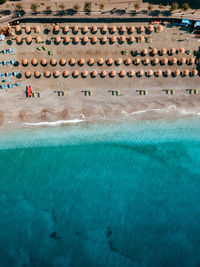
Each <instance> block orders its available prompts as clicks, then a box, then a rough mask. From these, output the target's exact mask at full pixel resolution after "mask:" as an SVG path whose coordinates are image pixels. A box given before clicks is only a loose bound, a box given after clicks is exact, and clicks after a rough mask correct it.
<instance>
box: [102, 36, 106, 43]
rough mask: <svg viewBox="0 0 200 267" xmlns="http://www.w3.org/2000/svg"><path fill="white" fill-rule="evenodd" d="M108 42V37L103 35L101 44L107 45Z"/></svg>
mask: <svg viewBox="0 0 200 267" xmlns="http://www.w3.org/2000/svg"><path fill="white" fill-rule="evenodd" d="M106 42H107V37H106V36H104V35H103V36H102V37H101V43H102V44H105V43H106Z"/></svg>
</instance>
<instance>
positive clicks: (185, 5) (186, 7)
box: [181, 3, 190, 11]
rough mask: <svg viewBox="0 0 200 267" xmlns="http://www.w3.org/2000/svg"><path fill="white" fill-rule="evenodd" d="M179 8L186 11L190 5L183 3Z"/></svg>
mask: <svg viewBox="0 0 200 267" xmlns="http://www.w3.org/2000/svg"><path fill="white" fill-rule="evenodd" d="M181 8H182V10H183V11H187V10H188V9H190V6H189V4H188V3H183V4H182V6H181Z"/></svg>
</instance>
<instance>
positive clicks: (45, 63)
mask: <svg viewBox="0 0 200 267" xmlns="http://www.w3.org/2000/svg"><path fill="white" fill-rule="evenodd" d="M40 63H41V65H42V66H46V65H47V60H46V58H43V59H41V62H40Z"/></svg>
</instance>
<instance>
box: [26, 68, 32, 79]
mask: <svg viewBox="0 0 200 267" xmlns="http://www.w3.org/2000/svg"><path fill="white" fill-rule="evenodd" d="M25 77H26V78H29V77H31V72H30V71H29V70H26V71H25Z"/></svg>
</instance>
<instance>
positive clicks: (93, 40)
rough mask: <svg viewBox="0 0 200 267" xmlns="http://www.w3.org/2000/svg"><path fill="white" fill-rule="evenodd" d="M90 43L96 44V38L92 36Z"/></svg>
mask: <svg viewBox="0 0 200 267" xmlns="http://www.w3.org/2000/svg"><path fill="white" fill-rule="evenodd" d="M91 42H92V44H96V42H97V37H96V36H92V38H91Z"/></svg>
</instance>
